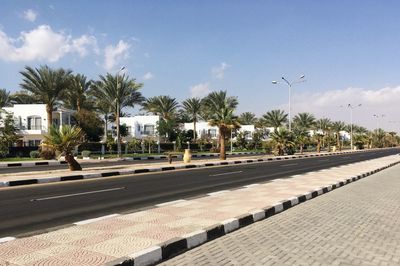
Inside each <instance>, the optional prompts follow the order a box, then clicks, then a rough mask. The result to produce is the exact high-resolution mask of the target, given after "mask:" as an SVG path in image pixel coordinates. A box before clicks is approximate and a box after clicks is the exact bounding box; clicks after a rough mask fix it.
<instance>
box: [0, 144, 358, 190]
mask: <svg viewBox="0 0 400 266" xmlns="http://www.w3.org/2000/svg"><path fill="white" fill-rule="evenodd" d="M355 152H359V151H351V152H331V153H317V154H307V155H291V156H277V157H269V158H260V159H246V160H235V161H223V162H212V163H211V162H210V163H199V164H185V165H184V164H182V165H176V166H164V167H158V168H141V169H134V170H120V171H108V172H100V173H89V174H81V175H67V176H59V177H57V176H56V177H46V178H34V179H23V180H14V181H0V188H1V187H14V186H22V185H33V184H44V183H53V182H63V181H75V180H83V179H92V178H101V177H110V176H119V175H132V174H143V173H150V172H165V171H173V170H180V169H192V168H204V167H213V166H224V165H235V164H247V163H257V162H268V161H280V160H289V159H301V158H308V157H319V156H332V155H340V154H348V153H355Z"/></svg>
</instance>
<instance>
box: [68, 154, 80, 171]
mask: <svg viewBox="0 0 400 266" xmlns="http://www.w3.org/2000/svg"><path fill="white" fill-rule="evenodd" d="M65 161H67V163H68V167H69V170H71V171H81V170H82V167H81V165H80V164H79V163H78V162H77V161H76V160H75V158H74V156H73V155H72V154H66V155H65Z"/></svg>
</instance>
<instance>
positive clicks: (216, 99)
mask: <svg viewBox="0 0 400 266" xmlns="http://www.w3.org/2000/svg"><path fill="white" fill-rule="evenodd" d="M203 102H204V107H205V108H204V110H206V113H207V115H209V117H211V119H210V120H208V123H209V125H210V126H217V127H218V129H219V147H220V159H221V160H226V151H225V139H226V136H227V133H228V132H229V131H230V130H232V129H236V128H240V124H239V121H238V119H237V117H236V116H235V115H234V114H233V112H234V111H235V109H236V107H237V105H238V101H237V98H236V97H232V96H227V93H226V91H219V92H211V93H210V94H208V95H207V97H205V98H204V100H203Z"/></svg>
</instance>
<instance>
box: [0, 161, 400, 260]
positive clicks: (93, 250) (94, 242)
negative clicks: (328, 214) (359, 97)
mask: <svg viewBox="0 0 400 266" xmlns="http://www.w3.org/2000/svg"><path fill="white" fill-rule="evenodd" d="M399 161H400V157H399V156H398V155H395V156H387V157H383V158H379V159H374V160H369V161H364V162H360V163H356V164H351V165H347V166H342V167H339V168H334V169H328V170H327V171H324V172H314V173H309V174H305V175H299V176H295V177H289V178H287V179H279V180H276V181H275V182H267V183H261V184H259V185H255V186H251V187H244V188H241V189H237V190H233V191H230V192H226V193H220V194H215V195H213V196H208V197H203V198H197V199H193V200H187V201H179V202H177V203H171V204H168V205H165V206H162V207H158V208H153V209H149V210H146V211H141V212H138V213H132V214H127V215H120V216H116V217H111V218H108V219H104V220H100V221H95V222H93V223H89V224H85V225H78V226H71V227H68V228H64V229H61V230H57V231H53V232H48V233H44V234H41V235H36V236H32V237H28V238H22V239H16V240H13V241H10V242H6V243H2V244H0V265H7V263H8V264H11V265H14V264H15V265H103V264H105V263H110V262H114V261H117V260H118V259H121V258H122V257H125V258H126V257H127V258H132V257H130V256H131V255H132V254H139V253H138V252H140V251H142V250H144V249H147V248H153V247H155V249H151V250H153V251H154V250H155V251H157V250H159V249H157V246H158V247H161V249H162V254H161V255H162V258H167V257H169V256H172V255H174V254H175V253H176V252H179V251H182V247H184V248H185V247H186V245H187V240H186V239H182V238H181V237H182V236H184V235H187V234H190V233H192V232H195V231H199V230H204V231H206V233H207V239H211V238H215V237H219V236H222V235H224V234H225V232H224V225H222V224H221V223H222V222H223V221H226V220H228V219H231V218H235V217H238V221H239V226H244V225H247V224H249V223H252V222H253V220H254V219H253V214H251V213H252V212H254V211H255V212H257V210H260V209H262V210H267V209H266V208H270V206H277V207H274V208H275V210H279V208H280V209H282V208H283V209H286V208H288V206H289V207H291V206H292V205H291V204H292V203H295V204H297V202H298V200H293V197H297V196H298V195H306V194H308V193H312V194H315V193H317V191H318V190H320V193H322V192H323V191H322V189H321V188H322V187H326V186H329V185H333V184H337V183H339V182H342V184H344V182H347V181H346V180H351V178H352V177H354V176H357V175H359V174H360V173H368V172H370V171H374V170H376V169H381V168H382V167H386V166H388V165H390V164H394V163H398V162H399ZM327 191H328V189H327V188H325V189H324V192H327ZM288 199H290V200H288ZM277 204H278V205H277ZM279 206H280V207H279ZM268 213H269V210H267V211H266V214H268ZM239 217H240V218H239ZM174 238H178V239H177V240H175V241H171V239H174ZM153 253H154V254H157V256H160V254H159V253H158V251H157V252H153ZM142 256H143V254H142ZM143 258H144V257H142V259H143ZM132 259H134V258H132ZM158 259H161V258H157V259H154V258H153V259H152V258H150V259H149V261H151V262H155V261H157V260H158ZM249 262H250V261H249Z"/></svg>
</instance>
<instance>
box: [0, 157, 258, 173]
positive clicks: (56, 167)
mask: <svg viewBox="0 0 400 266" xmlns="http://www.w3.org/2000/svg"><path fill="white" fill-rule="evenodd" d="M243 156H245V157H253V156H262V155H260V154H246V155H245V154H242V155H227V157H228V158H237V157H243ZM204 159H207V160H219V157H218V156H214V157H200V158H192V161H196V160H204ZM172 161H173V162H182V158H173V159H172ZM161 162H167V159H150V160H135V161H111V162H107V161H101V160H99V161H91V162H82V163H81V166H82V167H83V168H89V167H105V166H123V165H134V164H144V163H146V164H147V163H161ZM62 169H68V165H66V164H61V165H40V166H32V167H20V166H15V167H7V168H0V175H1V174H10V173H11V174H12V173H23V172H33V171H49V170H62Z"/></svg>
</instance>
